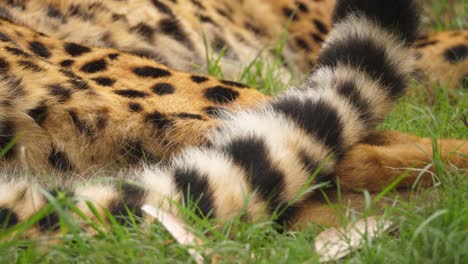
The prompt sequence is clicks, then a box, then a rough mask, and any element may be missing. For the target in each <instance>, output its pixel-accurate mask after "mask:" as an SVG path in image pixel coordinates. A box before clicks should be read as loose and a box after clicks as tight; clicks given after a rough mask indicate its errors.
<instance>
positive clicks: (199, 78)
mask: <svg viewBox="0 0 468 264" xmlns="http://www.w3.org/2000/svg"><path fill="white" fill-rule="evenodd" d="M190 79H192V81H193V82H195V83H203V82H206V81H208V80H209V78H208V77H205V76H198V75H192V76H190Z"/></svg>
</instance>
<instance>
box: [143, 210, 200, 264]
mask: <svg viewBox="0 0 468 264" xmlns="http://www.w3.org/2000/svg"><path fill="white" fill-rule="evenodd" d="M141 209H142V210H143V211H144V212H146V213H147V214H149V215H150V216H152V217H154V218H156V219H157V220H158V221H159V222H160V223H161V224H162V225H163V226H164V227H165V228H166V229H167V231H169V233H171V235H172V236H173V237H174V238H175V239H176V240H177V242H179V243H180V244H181V245H184V246H192V247H193V246H196V245H200V244H201V239H199V238H198V237H196V236H195V235H194V234H193V233H191V232H190V231H189V230H188V228H187V225H186V224H185V222H184V221H183V220H182V219H180V218H178V217H177V216H175V215H173V214H171V213H169V212H166V211H164V210H161V209H158V208H156V207H154V206H151V205H147V204H145V205H143V206H142V207H141ZM188 252H189V253H190V255H192V257H193V258H194V260H195V262H196V263H199V264H201V263H204V259H203V256H202V255H201V254H200V253H199V252H197V251H196V250H195V249H193V248H189V249H188Z"/></svg>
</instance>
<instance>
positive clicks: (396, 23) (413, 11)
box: [333, 0, 419, 43]
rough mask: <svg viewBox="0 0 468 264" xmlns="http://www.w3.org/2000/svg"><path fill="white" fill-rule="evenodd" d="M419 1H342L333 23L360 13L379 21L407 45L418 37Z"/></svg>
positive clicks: (338, 3) (338, 5) (337, 7)
mask: <svg viewBox="0 0 468 264" xmlns="http://www.w3.org/2000/svg"><path fill="white" fill-rule="evenodd" d="M416 2H417V1H413V0H394V1H374V0H340V1H338V2H337V5H336V7H335V14H334V17H333V21H335V22H336V21H340V20H342V19H344V18H346V17H347V16H348V15H349V14H351V13H355V12H359V13H360V14H361V15H364V16H367V17H369V18H370V19H373V20H375V21H378V22H379V24H380V25H382V26H383V27H384V28H385V29H387V30H390V31H392V32H394V33H396V34H397V35H398V36H399V37H401V38H402V39H403V40H405V41H406V42H407V43H412V42H413V41H414V40H415V39H416V37H417V28H418V22H419V12H418V6H417V4H416Z"/></svg>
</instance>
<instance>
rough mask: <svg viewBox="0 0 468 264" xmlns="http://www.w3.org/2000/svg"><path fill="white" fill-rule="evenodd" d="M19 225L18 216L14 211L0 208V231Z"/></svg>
mask: <svg viewBox="0 0 468 264" xmlns="http://www.w3.org/2000/svg"><path fill="white" fill-rule="evenodd" d="M18 223H19V218H18V215H16V213H15V212H14V211H13V210H11V209H10V208H6V207H0V229H5V228H10V227H12V226H14V225H16V224H18Z"/></svg>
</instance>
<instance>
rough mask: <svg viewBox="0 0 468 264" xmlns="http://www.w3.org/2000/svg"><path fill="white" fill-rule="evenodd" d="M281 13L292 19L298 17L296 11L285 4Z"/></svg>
mask: <svg viewBox="0 0 468 264" xmlns="http://www.w3.org/2000/svg"><path fill="white" fill-rule="evenodd" d="M283 15H284V16H285V17H287V18H288V19H291V20H292V21H297V20H298V19H299V18H298V17H297V14H296V12H294V10H292V9H291V8H289V7H287V6H285V7H283Z"/></svg>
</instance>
